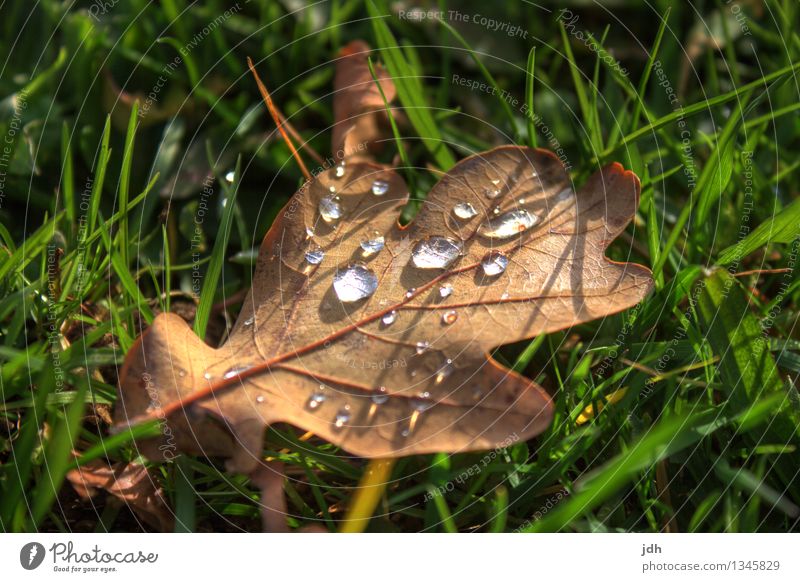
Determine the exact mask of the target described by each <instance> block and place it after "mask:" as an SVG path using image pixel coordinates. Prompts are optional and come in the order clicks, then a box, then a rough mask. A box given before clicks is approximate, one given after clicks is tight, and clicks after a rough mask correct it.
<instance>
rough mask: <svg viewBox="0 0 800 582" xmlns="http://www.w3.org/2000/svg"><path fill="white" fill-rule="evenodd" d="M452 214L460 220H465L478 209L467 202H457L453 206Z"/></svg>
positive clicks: (476, 212)
mask: <svg viewBox="0 0 800 582" xmlns="http://www.w3.org/2000/svg"><path fill="white" fill-rule="evenodd" d="M453 214H455V215H456V216H457V217H458V218H460V219H462V220H467V219H468V218H472V217H473V216H476V215H477V214H478V211H477V210H475V207H474V206H473V205H472V204H470V203H469V202H459V203H458V204H456V205H455V206H453Z"/></svg>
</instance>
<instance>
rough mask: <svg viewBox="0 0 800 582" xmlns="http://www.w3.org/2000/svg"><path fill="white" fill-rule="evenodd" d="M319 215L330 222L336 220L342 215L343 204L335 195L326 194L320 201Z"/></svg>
mask: <svg viewBox="0 0 800 582" xmlns="http://www.w3.org/2000/svg"><path fill="white" fill-rule="evenodd" d="M319 215H320V216H321V217H322V220H324V221H325V222H327V223H328V224H330V223H331V222H336V221H337V220H339V219H340V218H341V217H342V205H341V204H339V203H338V202H337V201H336V198H334V197H333V196H326V197H325V198H323V199H322V200H320V201H319Z"/></svg>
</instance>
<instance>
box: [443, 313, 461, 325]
mask: <svg viewBox="0 0 800 582" xmlns="http://www.w3.org/2000/svg"><path fill="white" fill-rule="evenodd" d="M456 319H458V312H457V311H456V310H455V309H451V310H450V311H445V312H444V313H442V323H443V324H445V325H451V324H453V323H455V322H456Z"/></svg>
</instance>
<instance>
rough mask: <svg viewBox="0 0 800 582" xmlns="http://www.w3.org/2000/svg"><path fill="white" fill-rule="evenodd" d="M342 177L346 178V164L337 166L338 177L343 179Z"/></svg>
mask: <svg viewBox="0 0 800 582" xmlns="http://www.w3.org/2000/svg"><path fill="white" fill-rule="evenodd" d="M342 176H344V162H342V163H341V164H340V165H338V166H336V177H337V178H341V177H342Z"/></svg>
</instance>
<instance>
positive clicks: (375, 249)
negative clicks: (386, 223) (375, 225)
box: [361, 230, 386, 257]
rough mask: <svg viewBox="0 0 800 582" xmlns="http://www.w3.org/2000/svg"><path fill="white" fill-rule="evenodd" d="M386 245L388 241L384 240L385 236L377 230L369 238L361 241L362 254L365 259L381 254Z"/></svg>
mask: <svg viewBox="0 0 800 582" xmlns="http://www.w3.org/2000/svg"><path fill="white" fill-rule="evenodd" d="M385 243H386V239H384V238H383V235H382V234H381V233H379V232H378V231H377V230H375V231H373V232H372V235H370V237H369V238H367V239H364V240H362V241H361V251H362V253H361V254H362V255H363V256H364V257H369V256H372V255H374V254H376V253H379V252H381V251H382V250H383V247H384V245H385Z"/></svg>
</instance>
